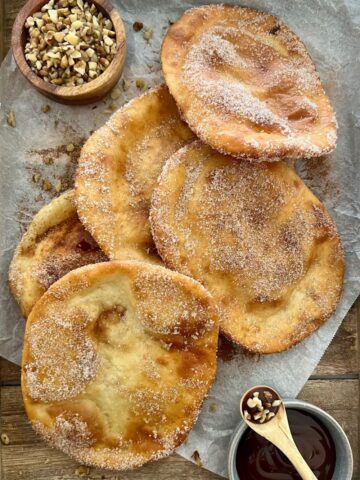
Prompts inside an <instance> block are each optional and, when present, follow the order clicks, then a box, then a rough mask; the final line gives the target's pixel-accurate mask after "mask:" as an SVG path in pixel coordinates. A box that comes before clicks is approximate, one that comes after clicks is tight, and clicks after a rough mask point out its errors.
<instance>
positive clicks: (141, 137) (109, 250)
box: [75, 85, 194, 263]
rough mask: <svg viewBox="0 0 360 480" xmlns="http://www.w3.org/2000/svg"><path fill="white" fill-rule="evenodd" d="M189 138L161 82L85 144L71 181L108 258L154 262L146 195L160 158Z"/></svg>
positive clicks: (86, 221)
mask: <svg viewBox="0 0 360 480" xmlns="http://www.w3.org/2000/svg"><path fill="white" fill-rule="evenodd" d="M193 138H194V134H193V133H192V132H191V130H190V129H189V128H188V127H187V125H186V123H185V122H183V121H182V120H181V118H180V115H179V112H178V109H177V107H176V103H175V101H174V99H173V98H172V96H171V95H170V93H169V91H168V89H167V87H166V86H165V85H161V86H160V87H157V88H154V89H152V90H149V91H148V92H146V93H145V94H144V95H142V96H140V97H138V98H136V99H134V100H132V101H131V102H129V103H128V104H126V105H125V106H124V107H123V108H122V109H120V110H119V111H118V112H116V113H115V114H114V115H113V116H112V117H111V119H110V120H109V122H107V123H106V124H105V125H104V126H103V127H102V128H100V129H99V130H97V131H96V132H95V133H94V134H93V135H92V136H91V137H90V138H89V140H88V141H87V142H86V143H85V145H84V147H83V149H82V151H81V155H80V159H79V168H78V171H77V175H76V182H75V183H76V200H77V207H78V214H79V217H80V219H81V221H82V222H83V224H84V225H85V227H86V228H87V229H88V230H89V232H91V234H92V235H93V237H94V238H95V240H96V241H97V242H98V243H99V245H100V246H101V248H102V250H103V251H104V252H105V253H106V254H107V255H108V256H109V258H111V259H112V260H119V259H136V260H146V261H150V262H152V263H160V259H159V257H158V255H157V253H156V250H155V246H154V243H153V240H152V238H151V232H150V225H149V210H150V198H151V194H152V191H153V188H154V185H155V183H156V180H157V177H158V175H159V173H160V172H161V168H162V166H163V164H164V162H165V160H167V159H168V158H169V157H170V156H171V155H172V154H173V153H175V152H176V151H177V150H178V149H179V148H180V147H183V146H184V145H185V144H186V143H188V142H189V141H190V140H193Z"/></svg>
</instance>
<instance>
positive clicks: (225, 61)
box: [161, 5, 337, 161]
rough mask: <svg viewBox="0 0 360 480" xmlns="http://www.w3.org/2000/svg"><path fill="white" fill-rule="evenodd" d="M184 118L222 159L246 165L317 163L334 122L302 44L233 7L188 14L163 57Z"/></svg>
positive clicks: (331, 140)
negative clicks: (309, 160)
mask: <svg viewBox="0 0 360 480" xmlns="http://www.w3.org/2000/svg"><path fill="white" fill-rule="evenodd" d="M161 62H162V68H163V73H164V77H165V81H166V83H167V85H168V87H169V89H170V92H171V94H172V95H173V96H174V98H175V100H176V102H177V104H178V107H179V109H180V111H181V112H182V115H183V117H184V118H185V120H186V121H187V123H188V124H189V126H190V128H191V129H192V130H193V131H194V132H195V133H196V134H197V136H198V137H199V138H201V140H203V141H204V142H205V143H207V144H209V145H211V146H212V147H213V148H215V149H217V150H219V151H220V152H223V153H227V154H230V155H233V156H235V157H239V158H246V157H248V158H251V159H252V160H259V161H261V160H280V159H281V158H294V157H317V156H320V155H323V154H325V153H328V152H330V151H331V150H333V149H334V148H335V144H336V129H337V125H336V120H335V116H334V112H333V110H332V108H331V105H330V102H329V99H328V97H327V96H326V94H325V92H324V89H323V87H322V84H321V81H320V78H319V75H318V74H317V72H316V70H315V66H314V64H313V62H312V60H311V58H310V56H309V54H308V52H307V51H306V48H305V46H304V44H303V43H302V42H301V41H300V40H299V38H298V37H297V36H296V35H295V34H294V33H293V32H292V31H291V30H289V28H288V27H287V26H286V25H285V24H284V23H282V22H281V21H279V20H278V19H277V18H276V17H274V16H272V15H268V14H266V13H262V12H259V11H257V10H253V9H250V8H242V7H239V6H236V5H207V6H202V7H198V8H193V9H191V10H188V11H186V12H185V13H184V14H183V15H182V17H180V18H179V19H178V20H177V21H176V22H175V23H174V24H173V25H172V26H171V27H170V28H169V30H168V32H167V35H166V37H165V39H164V42H163V45H162V51H161Z"/></svg>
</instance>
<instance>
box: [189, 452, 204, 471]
mask: <svg viewBox="0 0 360 480" xmlns="http://www.w3.org/2000/svg"><path fill="white" fill-rule="evenodd" d="M191 458H192V459H193V460H194V462H195V463H196V465H197V466H198V467H202V464H203V463H202V460H201V458H200V454H199V452H198V451H197V450H195V451H194V452H193V454H192V455H191Z"/></svg>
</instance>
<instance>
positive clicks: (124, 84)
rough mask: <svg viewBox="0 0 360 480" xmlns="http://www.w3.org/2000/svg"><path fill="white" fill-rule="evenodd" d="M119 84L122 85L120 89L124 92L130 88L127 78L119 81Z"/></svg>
mask: <svg viewBox="0 0 360 480" xmlns="http://www.w3.org/2000/svg"><path fill="white" fill-rule="evenodd" d="M121 86H122V89H123V90H124V92H127V91H128V90H129V88H130V82H129V80H125V79H123V81H122V82H121Z"/></svg>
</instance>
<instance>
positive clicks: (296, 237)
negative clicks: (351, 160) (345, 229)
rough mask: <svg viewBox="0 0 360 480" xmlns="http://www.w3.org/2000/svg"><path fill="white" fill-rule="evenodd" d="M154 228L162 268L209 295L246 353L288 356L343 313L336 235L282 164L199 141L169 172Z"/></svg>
mask: <svg viewBox="0 0 360 480" xmlns="http://www.w3.org/2000/svg"><path fill="white" fill-rule="evenodd" d="M150 221H151V226H152V232H153V237H154V240H155V243H156V247H157V249H158V252H159V254H160V255H161V257H162V259H163V260H164V262H165V264H166V265H167V266H168V267H170V268H173V269H175V270H177V271H179V272H182V273H184V274H186V275H189V276H191V277H193V278H195V279H196V280H198V281H199V282H200V283H202V284H203V285H204V286H205V287H206V288H207V289H208V290H209V291H210V293H211V294H212V295H213V297H214V300H215V301H216V302H217V304H218V306H219V309H220V330H221V331H222V332H223V333H224V334H225V335H226V336H227V337H228V338H230V339H231V340H233V341H234V342H236V343H238V344H240V345H242V346H243V347H245V348H247V349H248V350H251V351H253V352H259V353H273V352H280V351H283V350H286V349H287V348H289V347H291V346H293V345H295V344H296V343H298V342H300V341H301V340H302V339H304V338H305V337H306V336H308V335H310V334H311V333H312V332H314V331H315V330H316V329H317V328H318V327H319V326H320V325H321V324H323V323H324V322H325V320H326V319H327V318H329V316H330V315H331V314H332V313H333V312H334V310H335V308H336V304H337V302H338V300H339V296H340V293H341V290H342V285H343V274H344V259H343V252H342V248H341V244H340V239H339V235H338V233H337V231H336V227H335V225H334V222H333V221H332V219H331V217H330V215H329V214H328V212H327V211H326V209H325V207H324V205H323V204H322V203H321V202H320V201H319V200H318V199H317V198H316V197H315V196H314V195H313V194H312V193H311V191H310V190H309V189H308V188H307V187H306V186H305V184H304V183H303V182H302V180H301V179H300V178H299V177H298V175H297V174H296V173H295V171H294V169H293V168H291V167H290V166H288V165H287V164H286V163H284V162H271V163H269V162H262V163H254V162H253V163H251V162H248V161H246V160H237V159H234V158H232V157H230V156H225V155H222V154H220V153H218V152H216V151H215V150H212V149H211V148H210V147H208V146H205V145H204V144H202V143H201V142H200V141H196V142H193V143H192V144H190V145H188V146H186V147H184V148H182V149H181V150H179V151H178V152H177V153H176V154H175V155H173V156H172V157H171V158H170V159H169V160H168V162H167V163H166V164H165V166H164V169H163V171H162V173H161V176H160V177H159V184H158V186H157V187H156V188H155V189H154V193H153V197H152V207H151V215H150Z"/></svg>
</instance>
